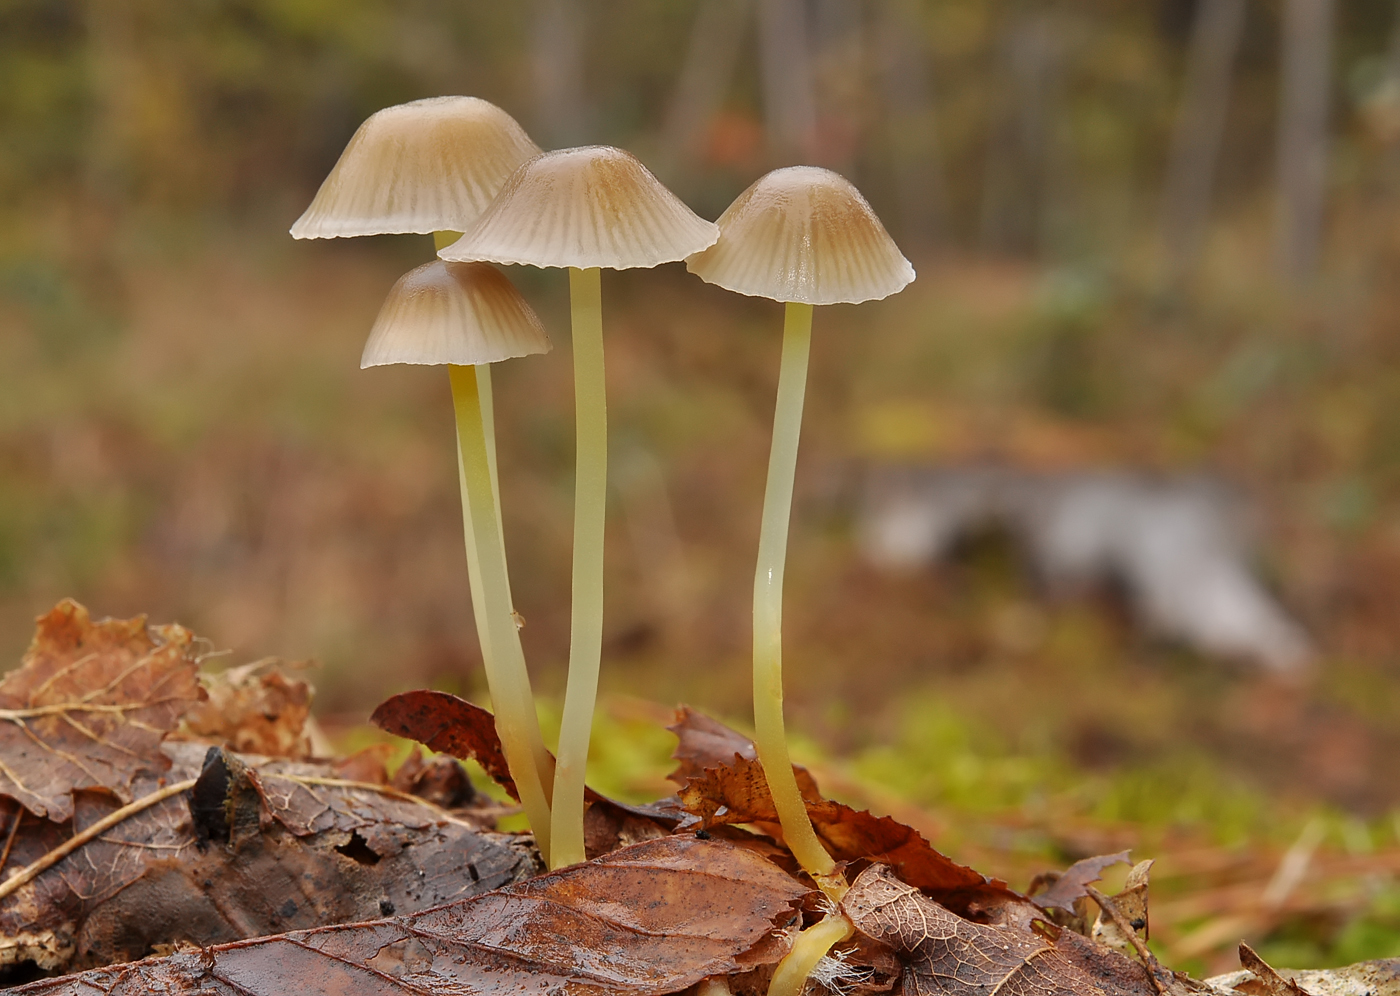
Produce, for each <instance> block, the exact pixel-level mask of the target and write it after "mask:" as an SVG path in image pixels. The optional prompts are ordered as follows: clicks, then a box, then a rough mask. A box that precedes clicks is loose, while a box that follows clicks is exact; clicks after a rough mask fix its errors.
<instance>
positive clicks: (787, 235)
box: [686, 166, 914, 889]
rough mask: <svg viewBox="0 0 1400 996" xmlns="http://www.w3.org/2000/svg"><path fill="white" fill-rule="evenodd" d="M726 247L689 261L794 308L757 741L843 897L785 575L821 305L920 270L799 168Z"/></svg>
mask: <svg viewBox="0 0 1400 996" xmlns="http://www.w3.org/2000/svg"><path fill="white" fill-rule="evenodd" d="M718 225H719V230H720V237H719V241H718V242H716V243H715V244H714V245H713V246H711V247H710V248H708V249H706V250H704V251H703V252H700V253H697V254H695V255H694V256H691V257H690V258H689V259H687V260H686V267H687V268H688V269H689V270H690V271H691V272H692V273H694V274H696V275H697V276H699V277H700V278H701V279H702V280H705V281H708V282H709V283H712V284H718V285H719V286H720V287H724V288H726V289H728V290H732V291H736V292H738V293H740V294H748V295H750V296H754V297H766V298H771V299H772V300H775V301H782V302H784V303H785V304H786V315H785V319H784V323H783V353H782V366H781V368H780V371H779V374H778V400H777V406H776V411H775V413H774V417H773V448H772V450H771V452H770V453H769V458H768V485H767V488H766V489H765V491H764V495H763V524H762V527H761V530H760V532H759V540H758V567H757V570H756V571H755V572H754V592H753V699H754V703H753V708H754V743H755V745H756V746H757V748H758V757H759V760H760V761H761V762H762V764H763V770H764V773H765V774H766V775H767V778H768V786H769V788H770V789H771V790H772V793H773V802H774V805H775V806H776V808H777V810H778V816H779V818H780V820H781V822H782V827H783V836H784V838H785V839H786V841H787V844H788V847H789V848H790V849H791V850H792V853H793V855H794V856H796V858H797V860H798V861H799V862H801V864H802V867H803V868H805V869H806V870H807V871H808V873H810V874H811V875H812V876H813V877H814V878H815V879H816V880H817V881H818V883H819V884H823V886H824V887H828V886H829V887H831V888H834V889H839V888H840V886H839V884H838V883H836V881H835V864H834V862H833V861H832V859H831V855H829V854H828V853H827V852H826V850H825V848H823V847H822V845H821V842H820V841H819V840H818V839H817V835H816V832H815V831H814V830H813V829H812V821H811V820H810V819H809V818H808V816H807V808H806V806H805V805H804V804H803V802H802V795H801V793H800V792H799V791H798V788H797V779H796V778H795V777H794V776H793V773H792V761H791V759H790V757H789V755H788V748H787V738H786V734H785V732H784V729H783V670H782V660H783V644H782V621H783V568H784V565H785V563H786V560H787V535H788V520H789V518H790V514H791V510H792V485H793V477H794V474H795V472H796V469H797V442H798V436H799V434H800V432H801V428H802V401H803V396H804V394H805V393H806V381H807V357H808V355H809V353H810V350H811V343H812V307H813V306H814V305H818V304H859V303H861V302H862V301H874V300H878V299H880V298H883V297H888V296H889V295H891V294H894V293H897V292H898V291H900V290H902V289H903V288H904V287H905V286H906V285H907V284H908V283H909V282H910V281H912V280H913V279H914V268H913V267H912V266H910V265H909V261H908V260H907V259H905V258H904V256H903V254H902V253H900V251H899V247H898V246H896V245H895V244H894V240H893V239H891V238H890V236H889V233H887V232H886V231H885V227H884V225H882V224H880V219H879V218H877V217H876V216H875V212H874V211H872V210H871V208H870V205H869V204H867V203H866V201H865V198H864V197H862V196H861V194H860V191H858V190H857V189H856V188H855V187H854V186H852V185H851V183H850V182H849V181H848V180H846V179H845V178H844V177H842V176H840V175H838V174H836V173H833V172H831V171H830V170H826V169H819V168H817V167H815V166H789V167H787V168H785V169H778V170H774V171H773V172H771V173H768V174H767V175H766V176H763V177H760V178H759V179H758V180H757V181H756V182H755V183H754V184H753V185H752V186H751V187H749V189H747V190H745V191H744V192H743V193H742V194H740V195H739V196H738V198H736V199H735V201H734V203H733V204H731V205H730V206H729V207H728V208H727V209H726V210H725V212H724V214H722V215H720V218H719V221H718Z"/></svg>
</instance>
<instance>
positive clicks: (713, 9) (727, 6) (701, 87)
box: [661, 0, 750, 171]
mask: <svg viewBox="0 0 1400 996" xmlns="http://www.w3.org/2000/svg"><path fill="white" fill-rule="evenodd" d="M749 17H750V0H702V2H701V4H700V9H699V11H698V12H697V13H696V16H695V25H694V27H692V28H691V30H690V44H689V47H688V48H687V49H686V54H685V63H684V64H683V65H682V66H681V73H680V78H679V79H678V80H677V82H676V92H675V96H674V97H672V99H671V106H670V108H669V109H668V111H667V114H666V123H665V125H664V126H663V129H662V137H661V141H662V159H663V163H664V165H665V167H666V168H667V169H668V171H675V170H684V168H685V164H686V163H689V162H691V161H693V159H694V158H695V156H696V155H698V154H699V152H700V144H701V141H702V140H703V138H704V133H705V127H706V125H708V124H709V122H710V120H711V119H712V118H713V117H714V116H715V112H716V111H718V110H719V108H720V105H721V104H722V103H723V102H724V95H725V94H726V93H727V92H728V90H729V87H730V85H731V84H732V83H733V81H734V69H735V66H736V65H737V63H738V61H739V50H740V48H741V47H742V46H743V42H744V29H745V28H746V27H747V25H748V21H749Z"/></svg>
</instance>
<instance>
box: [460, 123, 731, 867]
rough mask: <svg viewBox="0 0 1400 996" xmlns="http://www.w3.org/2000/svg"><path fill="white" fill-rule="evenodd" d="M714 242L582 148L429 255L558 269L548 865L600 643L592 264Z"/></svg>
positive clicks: (670, 203)
mask: <svg viewBox="0 0 1400 996" xmlns="http://www.w3.org/2000/svg"><path fill="white" fill-rule="evenodd" d="M717 237H718V229H716V228H715V226H714V225H713V224H711V223H710V222H708V221H705V220H704V219H703V218H700V217H698V216H697V215H696V214H695V213H694V212H693V211H691V210H690V208H688V207H686V206H685V205H684V204H683V203H681V201H680V200H679V199H678V198H677V197H676V196H675V195H674V194H672V193H671V192H670V191H669V190H667V189H666V188H665V187H664V186H663V185H662V184H661V182H660V181H659V180H657V179H656V177H654V176H652V175H651V173H650V171H648V170H647V168H646V167H645V166H643V165H642V164H641V163H640V162H639V161H638V160H637V159H636V157H635V156H633V155H631V154H630V153H628V152H624V151H623V150H621V149H614V148H609V147H606V146H588V147H585V148H579V149H563V150H561V151H558V152H548V153H545V154H544V155H541V156H537V157H535V158H534V159H531V160H530V161H529V162H527V163H525V164H524V165H523V166H521V167H520V168H519V169H518V170H516V171H515V173H514V174H512V175H511V177H510V179H509V180H507V181H506V184H505V186H504V187H502V188H501V192H500V194H499V195H497V197H496V200H495V201H494V202H493V203H492V205H491V206H490V207H489V208H488V209H487V210H486V212H485V213H484V214H482V216H481V217H480V218H479V219H478V220H477V221H476V223H475V224H474V225H472V226H471V227H470V228H468V229H467V230H466V231H465V232H464V233H463V235H462V238H461V239H460V240H459V241H458V242H455V243H454V244H452V245H451V246H448V247H447V248H446V249H443V250H442V251H441V252H440V253H439V255H440V256H441V257H442V258H443V259H448V260H488V261H491V262H495V263H526V264H529V265H531V266H544V267H567V268H568V270H569V294H570V299H571V303H572V320H573V349H574V405H575V419H576V430H577V440H578V442H577V451H576V456H575V459H576V465H577V470H576V474H575V485H574V487H575V490H574V565H573V618H572V626H571V629H570V638H569V679H568V685H567V687H566V689H565V692H564V714H563V720H562V724H561V726H560V731H559V750H558V757H557V761H556V764H555V769H554V794H553V796H552V799H553V818H554V828H553V832H552V834H551V841H552V844H551V849H550V856H549V864H550V867H551V868H558V867H561V866H563V865H570V864H575V863H577V862H580V861H583V860H584V848H583V777H584V767H585V765H586V763H587V761H588V738H589V732H590V730H591V728H592V724H593V706H594V702H595V699H596V697H597V690H598V669H599V663H600V660H601V657H602V644H603V519H604V510H605V503H606V498H607V459H608V449H607V433H608V425H607V398H606V393H605V389H604V371H603V308H602V281H601V277H600V268H607V269H614V270H621V269H630V268H633V267H651V266H656V265H658V264H660V263H669V262H674V261H677V260H681V259H684V258H685V257H687V256H689V255H691V254H692V253H694V252H697V251H698V250H701V249H704V248H705V247H706V246H709V245H712V244H713V243H714V241H715V239H716V238H717Z"/></svg>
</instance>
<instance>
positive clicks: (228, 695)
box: [175, 660, 312, 758]
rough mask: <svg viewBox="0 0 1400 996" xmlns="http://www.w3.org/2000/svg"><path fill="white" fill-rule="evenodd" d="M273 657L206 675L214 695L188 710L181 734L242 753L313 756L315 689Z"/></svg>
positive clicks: (206, 686) (202, 679) (202, 677)
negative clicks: (310, 725) (310, 730)
mask: <svg viewBox="0 0 1400 996" xmlns="http://www.w3.org/2000/svg"><path fill="white" fill-rule="evenodd" d="M276 665H277V662H276V661H272V660H266V661H254V662H253V663H252V664H244V665H242V666H240V667H232V668H229V669H228V670H226V671H220V672H218V673H215V674H203V675H200V683H201V684H202V685H203V686H204V690H205V692H206V693H207V695H208V698H207V699H206V700H205V701H203V702H199V703H195V704H193V705H192V706H190V708H189V709H187V710H186V711H185V715H184V721H183V722H182V723H181V724H180V729H179V730H178V731H177V732H176V734H175V736H176V737H178V738H179V739H185V740H200V741H205V742H209V741H212V742H214V743H223V744H225V745H226V746H227V747H229V749H231V750H236V751H238V752H239V753H242V754H262V755H264V756H265V757H292V758H303V757H308V756H310V754H311V738H310V737H308V736H307V734H306V720H307V717H309V716H310V715H311V695H312V689H311V686H310V685H309V684H307V683H306V682H305V681H302V680H300V679H298V678H289V677H287V676H286V675H285V674H283V673H282V672H281V671H280V670H279V669H278V668H277V666H276Z"/></svg>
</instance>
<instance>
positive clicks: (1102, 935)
mask: <svg viewBox="0 0 1400 996" xmlns="http://www.w3.org/2000/svg"><path fill="white" fill-rule="evenodd" d="M1151 874H1152V860H1151V859H1148V860H1146V861H1139V862H1138V863H1137V864H1135V865H1133V870H1132V871H1130V872H1128V878H1127V881H1125V882H1124V883H1123V891H1121V892H1119V893H1118V895H1116V896H1114V897H1113V905H1114V906H1116V907H1118V912H1119V913H1120V914H1121V915H1122V917H1123V919H1124V920H1126V921H1128V924H1129V925H1130V926H1131V927H1132V928H1133V930H1135V931H1140V932H1141V933H1142V936H1143V937H1144V938H1149V937H1151V936H1152V927H1151V922H1150V920H1149V918H1148V909H1147V886H1148V879H1149V877H1150V876H1151ZM1090 936H1092V937H1093V938H1094V940H1096V941H1098V942H1100V943H1101V944H1107V945H1108V946H1109V947H1111V948H1117V949H1118V950H1119V951H1122V952H1124V953H1127V952H1129V951H1133V950H1134V945H1133V942H1132V941H1130V940H1129V939H1128V938H1127V937H1125V936H1124V935H1123V932H1122V931H1121V930H1119V929H1118V926H1117V925H1116V924H1115V923H1114V922H1113V920H1112V918H1111V917H1109V916H1108V915H1107V914H1105V913H1103V912H1102V911H1100V913H1099V917H1098V919H1097V920H1095V921H1094V929H1093V932H1092V934H1091V935H1090Z"/></svg>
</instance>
